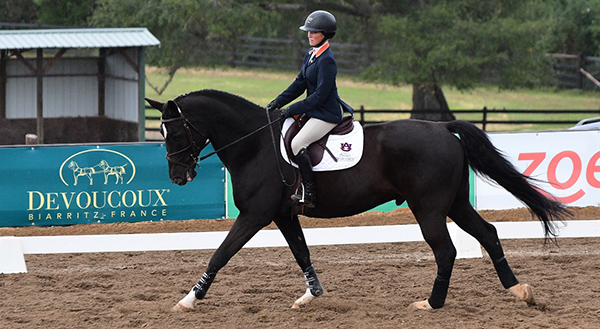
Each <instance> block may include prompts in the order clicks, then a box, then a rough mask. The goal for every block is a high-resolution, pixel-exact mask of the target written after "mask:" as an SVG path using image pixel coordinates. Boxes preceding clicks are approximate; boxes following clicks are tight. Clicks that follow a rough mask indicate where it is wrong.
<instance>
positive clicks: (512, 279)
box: [448, 190, 535, 305]
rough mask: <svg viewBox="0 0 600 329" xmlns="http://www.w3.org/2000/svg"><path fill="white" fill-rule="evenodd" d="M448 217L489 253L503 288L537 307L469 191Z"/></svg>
mask: <svg viewBox="0 0 600 329" xmlns="http://www.w3.org/2000/svg"><path fill="white" fill-rule="evenodd" d="M448 216H449V217H450V218H452V220H453V221H454V222H455V223H456V224H457V225H458V226H459V227H460V228H461V229H463V230H464V231H465V232H467V233H468V234H470V235H472V236H473V237H474V238H475V239H477V241H479V243H480V244H481V245H482V246H483V248H484V249H485V250H486V251H487V253H488V254H489V256H490V258H491V260H492V262H493V264H494V268H495V269H496V273H497V274H498V278H500V282H502V286H504V288H505V289H508V290H509V291H510V292H511V293H512V294H514V295H515V296H517V297H518V298H519V299H520V300H522V301H525V302H527V304H529V305H535V298H534V297H533V291H532V289H531V287H530V286H529V285H527V284H520V283H519V280H517V278H516V276H515V275H514V273H513V271H512V269H511V268H510V266H509V265H508V261H507V260H506V258H505V256H504V251H503V249H502V245H501V244H500V239H499V238H498V233H497V232H496V228H495V227H494V225H492V224H490V223H488V222H486V221H485V220H484V219H483V218H481V216H480V215H479V214H478V213H477V211H476V210H475V209H473V207H472V206H471V204H470V203H469V201H468V190H467V193H459V196H458V197H457V199H456V201H455V202H454V204H453V205H452V208H451V209H450V212H449V213H448Z"/></svg>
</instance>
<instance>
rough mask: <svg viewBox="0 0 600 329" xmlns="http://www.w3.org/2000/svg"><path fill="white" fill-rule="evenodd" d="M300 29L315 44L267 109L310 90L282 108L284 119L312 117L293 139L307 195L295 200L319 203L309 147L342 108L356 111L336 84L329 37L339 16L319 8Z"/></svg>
mask: <svg viewBox="0 0 600 329" xmlns="http://www.w3.org/2000/svg"><path fill="white" fill-rule="evenodd" d="M300 30H303V31H307V33H308V41H309V43H310V45H311V46H312V48H311V49H310V50H309V51H308V52H307V53H306V55H305V56H304V63H303V65H302V68H301V69H300V73H299V74H298V76H297V77H296V79H295V80H294V82H292V83H291V84H290V86H289V87H288V88H287V89H286V90H285V91H283V92H282V93H281V94H280V95H279V96H277V97H276V98H275V99H274V100H273V101H271V103H269V105H267V109H269V110H273V109H278V108H281V107H283V106H285V105H287V104H289V103H290V102H291V101H293V100H294V99H296V98H298V97H299V96H300V95H302V94H303V93H304V91H306V94H307V96H306V98H305V99H304V100H301V101H298V102H296V103H294V104H292V105H290V106H289V107H287V108H285V109H283V110H282V111H281V117H282V119H285V118H288V117H291V116H295V115H306V116H308V117H309V120H308V121H307V122H306V124H305V125H304V126H303V127H302V128H301V129H300V131H299V132H298V134H297V135H296V136H295V137H294V138H293V139H292V145H291V147H292V153H293V155H294V162H295V163H296V164H297V165H298V168H299V170H300V174H301V176H302V180H303V184H304V189H303V190H304V195H301V194H294V195H292V196H291V198H292V200H294V201H295V202H297V203H300V202H303V203H304V205H305V206H306V207H310V208H312V207H315V206H316V203H317V194H316V191H315V184H314V180H313V173H312V163H311V160H310V157H309V155H308V153H307V151H306V149H307V147H308V146H309V145H310V144H312V143H313V142H316V141H318V140H319V139H321V138H322V137H323V136H325V135H326V134H327V133H328V132H329V131H331V130H332V129H333V128H334V127H335V126H336V125H337V124H338V123H340V122H341V121H342V114H343V113H342V112H343V110H346V111H348V112H350V113H352V112H353V110H352V108H351V107H350V106H348V105H347V104H346V103H344V102H343V101H342V100H341V99H340V97H339V96H338V92H337V86H336V75H337V65H336V63H335V59H334V57H333V53H332V51H331V49H329V39H331V38H332V37H333V36H334V35H335V32H336V30H337V23H336V20H335V17H334V16H333V15H332V14H330V13H329V12H326V11H323V10H317V11H315V12H313V13H311V14H310V15H309V16H308V17H307V18H306V21H305V23H304V25H303V26H301V27H300Z"/></svg>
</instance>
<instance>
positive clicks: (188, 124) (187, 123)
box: [160, 113, 210, 169]
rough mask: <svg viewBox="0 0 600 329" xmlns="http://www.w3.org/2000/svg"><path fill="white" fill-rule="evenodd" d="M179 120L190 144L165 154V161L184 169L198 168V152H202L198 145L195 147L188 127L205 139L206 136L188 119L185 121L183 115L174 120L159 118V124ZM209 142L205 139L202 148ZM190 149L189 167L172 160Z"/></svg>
mask: <svg viewBox="0 0 600 329" xmlns="http://www.w3.org/2000/svg"><path fill="white" fill-rule="evenodd" d="M179 120H182V121H183V128H184V129H185V133H186V134H187V137H188V141H189V142H190V144H189V145H188V146H186V147H185V148H183V149H181V150H179V151H175V152H171V153H168V152H167V161H169V162H172V163H175V164H178V165H180V166H184V167H186V168H190V169H193V168H195V167H197V166H199V160H198V155H200V151H202V148H200V147H198V145H196V142H195V141H194V136H192V131H191V130H190V127H192V129H194V130H195V131H197V132H198V133H199V134H200V135H202V136H204V137H205V138H206V135H204V133H202V132H201V131H200V130H199V129H198V128H196V127H195V126H194V125H193V124H192V123H191V122H190V121H189V120H188V119H186V118H185V117H184V116H183V113H180V116H178V117H176V118H171V119H163V118H160V122H161V123H163V124H164V123H169V122H175V121H179ZM209 142H210V141H209V140H208V138H206V143H205V144H204V146H206V145H208V143H209ZM190 149H191V150H192V154H191V155H190V156H191V157H192V160H193V162H192V164H191V165H189V164H187V163H183V162H179V161H177V160H174V159H173V156H175V155H178V154H181V153H183V152H185V151H187V150H190ZM195 154H198V155H195Z"/></svg>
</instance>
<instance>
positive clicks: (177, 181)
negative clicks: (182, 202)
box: [171, 169, 196, 186]
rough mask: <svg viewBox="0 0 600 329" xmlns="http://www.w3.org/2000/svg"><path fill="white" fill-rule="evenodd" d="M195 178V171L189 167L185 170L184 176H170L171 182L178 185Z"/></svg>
mask: <svg viewBox="0 0 600 329" xmlns="http://www.w3.org/2000/svg"><path fill="white" fill-rule="evenodd" d="M194 178H196V171H195V170H194V169H189V170H187V171H186V172H185V178H183V177H181V176H175V177H173V178H171V182H173V183H174V184H177V185H179V186H183V185H185V184H186V183H187V182H191V181H193V180H194Z"/></svg>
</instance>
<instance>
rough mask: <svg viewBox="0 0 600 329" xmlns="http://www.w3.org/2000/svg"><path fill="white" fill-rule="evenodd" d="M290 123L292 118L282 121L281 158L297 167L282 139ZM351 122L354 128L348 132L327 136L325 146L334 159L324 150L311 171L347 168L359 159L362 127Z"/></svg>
mask: <svg viewBox="0 0 600 329" xmlns="http://www.w3.org/2000/svg"><path fill="white" fill-rule="evenodd" d="M292 123H294V118H287V119H286V120H285V122H284V123H283V127H282V130H281V136H282V137H281V141H280V143H279V144H280V149H281V155H282V156H283V159H285V161H287V163H289V164H291V165H292V166H294V167H296V168H298V165H297V164H296V163H294V162H293V161H291V160H290V159H289V158H288V156H287V152H286V151H285V145H284V141H283V136H285V134H286V132H287V131H288V129H289V128H290V126H291V125H292ZM353 124H354V129H353V130H352V131H351V132H350V133H349V134H346V135H331V136H329V139H328V140H327V148H328V149H329V150H330V151H331V153H332V154H333V156H334V157H335V159H334V158H333V157H331V155H330V154H329V152H327V150H326V151H325V153H324V154H323V160H321V163H319V164H317V165H316V166H313V171H333V170H342V169H348V168H351V167H353V166H354V165H356V164H357V163H358V162H359V161H360V159H361V157H362V154H363V147H364V134H363V128H362V126H361V125H360V123H359V122H357V121H353ZM336 160H337V161H336Z"/></svg>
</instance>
